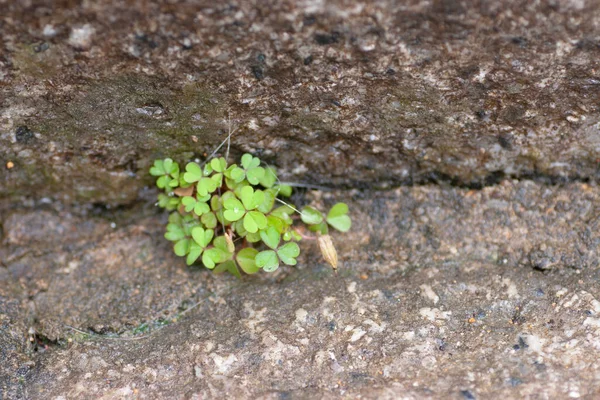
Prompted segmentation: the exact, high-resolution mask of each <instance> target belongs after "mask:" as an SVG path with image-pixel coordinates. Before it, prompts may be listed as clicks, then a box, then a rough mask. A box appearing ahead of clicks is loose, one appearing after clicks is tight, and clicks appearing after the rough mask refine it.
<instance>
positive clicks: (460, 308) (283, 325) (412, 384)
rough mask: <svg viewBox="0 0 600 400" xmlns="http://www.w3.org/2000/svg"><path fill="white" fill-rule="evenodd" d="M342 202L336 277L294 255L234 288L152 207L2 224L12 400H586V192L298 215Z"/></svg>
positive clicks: (590, 336) (593, 295) (592, 391)
mask: <svg viewBox="0 0 600 400" xmlns="http://www.w3.org/2000/svg"><path fill="white" fill-rule="evenodd" d="M341 196H346V198H348V200H349V205H350V209H351V210H353V212H352V214H353V218H354V221H355V225H354V228H353V231H352V232H351V233H348V234H346V235H345V236H344V237H341V236H338V237H337V238H336V239H337V240H336V242H337V247H338V251H339V254H340V259H341V262H342V267H341V269H340V273H339V274H338V275H335V274H333V273H332V272H331V271H330V269H329V268H328V267H327V266H326V265H325V264H324V263H323V261H322V260H320V259H319V256H318V251H317V250H316V248H315V246H314V245H313V246H311V244H310V243H304V244H303V249H304V253H303V255H302V256H301V260H300V266H299V267H298V268H297V269H294V268H285V269H281V270H279V271H277V272H276V273H274V274H261V275H258V276H253V277H247V278H245V279H243V280H241V281H238V280H237V279H235V278H233V277H229V276H218V275H213V274H211V273H210V272H208V271H206V270H203V269H200V268H185V267H184V266H183V261H182V260H181V259H177V258H176V257H175V256H174V255H173V254H172V251H171V248H170V246H169V244H168V243H166V241H164V240H163V239H162V229H163V226H164V223H165V218H164V215H159V214H156V212H155V211H154V210H153V209H151V208H145V209H143V210H142V211H138V213H139V215H137V218H135V219H133V220H131V222H127V218H124V217H123V216H120V215H117V214H115V215H113V216H112V217H111V219H104V217H106V216H104V217H103V218H99V217H91V216H89V215H88V216H87V217H81V216H77V215H73V214H72V213H69V212H67V211H65V210H63V209H62V208H61V207H62V206H61V205H60V204H59V203H57V204H46V205H45V206H43V207H42V208H43V209H42V210H40V209H38V207H40V206H35V207H33V208H31V209H29V210H22V209H20V210H18V211H10V212H7V214H6V218H5V221H6V224H5V226H4V233H3V236H4V238H5V244H6V245H5V247H4V248H3V251H4V253H3V257H2V258H3V259H4V260H7V261H5V262H4V264H5V265H4V268H0V273H1V274H0V299H7V300H5V301H3V302H1V303H0V305H1V306H2V310H1V314H2V315H4V316H6V317H5V318H7V319H8V321H7V324H5V325H4V327H3V331H2V333H3V334H4V336H5V337H6V338H8V340H9V341H8V342H6V343H2V346H3V349H4V351H5V352H4V354H5V357H7V359H8V360H10V362H9V363H2V365H3V367H2V368H3V369H4V373H5V374H6V375H5V376H7V377H8V379H7V383H5V389H4V390H6V393H8V397H15V398H20V397H27V398H56V397H57V396H61V395H62V396H65V397H66V398H90V397H102V396H104V397H107V398H128V397H132V396H133V397H139V398H156V397H173V396H175V397H180V398H196V397H197V398H207V397H209V398H211V397H219V396H222V395H223V394H225V393H226V394H228V395H230V396H233V397H238V398H281V397H290V398H306V397H307V396H308V397H317V398H340V397H351V398H354V397H356V396H363V397H365V398H390V399H395V398H399V397H400V396H404V397H406V398H422V397H431V398H448V397H455V398H498V397H501V396H504V397H508V398H524V397H528V396H533V395H537V396H540V397H542V398H566V397H572V398H576V397H582V398H594V397H596V396H598V395H600V392H598V387H600V386H599V385H600V363H599V362H598V359H599V358H598V356H599V354H600V291H599V290H598V287H599V285H598V281H599V279H600V265H599V261H598V249H599V247H600V233H598V232H599V230H598V224H599V221H600V220H599V219H598V215H599V212H600V188H599V187H598V186H596V185H589V184H569V185H565V186H563V187H557V186H554V187H553V186H546V185H543V184H540V183H534V182H531V181H523V182H518V181H505V182H503V183H502V184H500V185H497V186H494V187H488V188H485V189H483V190H469V189H458V188H441V187H439V186H433V185H430V186H420V187H412V188H401V189H397V190H394V191H387V192H379V193H370V192H363V191H357V190H354V191H349V192H333V193H324V194H323V193H311V194H309V196H308V199H307V200H309V201H311V202H312V203H314V204H317V205H318V204H330V203H331V202H332V201H333V200H334V199H336V198H338V199H339V198H340V197H341ZM36 221H46V223H44V224H40V223H37V222H36ZM114 222H118V224H116V225H112V226H113V227H111V223H114ZM548 227H552V230H549V229H548ZM25 230H27V231H28V232H30V233H31V234H30V235H28V236H24V235H23V234H22V232H24V231H25ZM75 231H77V236H76V237H75V236H73V234H72V233H70V232H75ZM61 235H62V237H63V238H64V239H63V241H62V243H57V241H56V237H57V236H61ZM70 235H71V236H70ZM32 249H35V250H32ZM28 330H29V331H30V332H31V337H32V340H33V342H30V343H29V344H24V341H23V340H22V335H23V332H27V331H28ZM0 336H1V335H0ZM20 336H21V341H20V342H19V340H18V339H19V337H20ZM4 340H7V339H4ZM27 354H29V357H30V358H28V357H25V355H27Z"/></svg>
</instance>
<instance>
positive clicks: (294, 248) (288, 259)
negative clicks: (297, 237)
mask: <svg viewBox="0 0 600 400" xmlns="http://www.w3.org/2000/svg"><path fill="white" fill-rule="evenodd" d="M277 255H278V256H279V259H280V260H281V261H282V262H283V263H284V264H287V265H296V263H297V261H296V257H298V255H300V247H298V244H297V243H294V242H289V243H286V244H284V245H283V246H281V247H280V248H279V249H278V250H277Z"/></svg>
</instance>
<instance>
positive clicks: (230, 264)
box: [214, 260, 242, 278]
mask: <svg viewBox="0 0 600 400" xmlns="http://www.w3.org/2000/svg"><path fill="white" fill-rule="evenodd" d="M225 271H228V272H229V273H230V274H231V275H233V276H235V277H237V278H241V277H242V275H241V274H240V271H239V270H238V268H237V266H236V265H235V262H234V261H233V260H228V261H225V262H224V263H221V264H219V265H217V267H216V268H215V269H214V272H215V274H220V273H222V272H225Z"/></svg>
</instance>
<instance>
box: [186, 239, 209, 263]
mask: <svg viewBox="0 0 600 400" xmlns="http://www.w3.org/2000/svg"><path fill="white" fill-rule="evenodd" d="M203 251H204V247H202V246H200V245H199V244H198V243H196V242H195V241H192V242H191V244H190V251H189V253H188V255H187V257H186V259H185V263H186V264H187V265H192V264H193V263H195V262H196V260H197V259H198V257H200V254H202V252H203Z"/></svg>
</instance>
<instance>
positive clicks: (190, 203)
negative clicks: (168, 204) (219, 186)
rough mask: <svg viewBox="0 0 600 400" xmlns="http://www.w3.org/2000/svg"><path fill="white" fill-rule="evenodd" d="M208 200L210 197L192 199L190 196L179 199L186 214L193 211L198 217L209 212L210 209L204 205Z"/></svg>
mask: <svg viewBox="0 0 600 400" xmlns="http://www.w3.org/2000/svg"><path fill="white" fill-rule="evenodd" d="M209 199H210V195H206V196H204V197H199V198H197V199H196V198H194V197H192V196H185V197H183V198H182V199H181V204H183V206H184V209H185V211H186V212H191V211H194V213H195V214H196V215H198V216H202V215H203V214H204V213H207V212H209V211H210V207H209V206H208V204H207V203H206V202H207V201H208V200H209Z"/></svg>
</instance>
